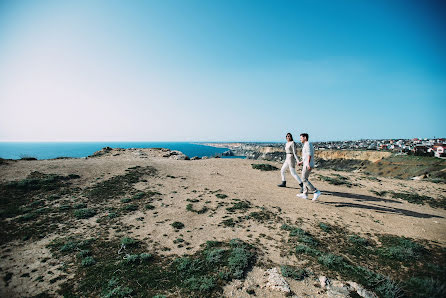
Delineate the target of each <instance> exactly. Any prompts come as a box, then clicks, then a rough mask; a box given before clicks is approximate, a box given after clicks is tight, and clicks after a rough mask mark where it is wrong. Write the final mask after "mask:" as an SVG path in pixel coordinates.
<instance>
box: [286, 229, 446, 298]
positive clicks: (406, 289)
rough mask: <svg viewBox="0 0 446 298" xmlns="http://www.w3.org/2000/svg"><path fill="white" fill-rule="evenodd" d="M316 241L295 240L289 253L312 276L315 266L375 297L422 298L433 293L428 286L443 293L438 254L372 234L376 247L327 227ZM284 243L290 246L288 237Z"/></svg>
mask: <svg viewBox="0 0 446 298" xmlns="http://www.w3.org/2000/svg"><path fill="white" fill-rule="evenodd" d="M281 229H283V230H286V231H289V232H290V234H291V233H293V235H296V236H297V237H301V236H302V235H305V234H306V232H305V231H303V230H302V229H300V228H297V227H294V226H291V225H287V224H284V225H282V227H281ZM319 237H320V238H318V239H315V237H314V236H312V238H313V239H314V240H315V241H316V242H317V243H319V245H318V246H314V245H312V244H309V243H306V242H305V241H298V242H300V243H298V244H297V246H295V248H294V252H295V253H296V257H297V258H298V259H299V260H305V261H307V262H309V264H308V265H307V266H312V267H313V268H316V271H317V270H318V269H317V268H318V266H321V267H320V269H319V270H322V272H323V274H328V275H337V276H340V277H341V278H342V279H343V280H353V281H355V282H357V283H359V284H361V285H363V286H364V287H365V288H367V289H369V290H372V291H374V292H375V293H376V294H377V295H378V296H379V297H398V296H409V297H412V296H415V297H428V295H427V294H425V293H433V292H432V291H434V292H435V290H433V289H434V287H435V289H438V290H439V292H441V291H443V290H442V287H444V288H446V278H444V276H446V270H444V269H442V268H443V267H442V266H441V265H440V266H437V265H434V264H443V265H444V264H445V263H446V262H445V261H446V250H444V249H441V248H434V247H431V249H428V248H426V247H425V246H423V245H421V244H420V243H417V242H415V241H414V240H411V239H408V238H404V237H397V236H391V235H378V239H379V244H376V243H375V241H373V240H372V239H368V238H366V237H364V236H358V235H355V234H350V233H348V232H347V231H346V230H345V229H344V228H341V227H338V226H331V228H330V233H329V234H323V235H320V236H319ZM288 243H290V244H291V245H293V244H294V243H296V242H294V241H293V237H292V236H291V235H290V239H289V242H288ZM421 260H422V261H421ZM429 281H430V282H429ZM422 282H425V284H423V283H422ZM432 285H434V286H432ZM432 295H433V296H432V297H435V295H436V294H432Z"/></svg>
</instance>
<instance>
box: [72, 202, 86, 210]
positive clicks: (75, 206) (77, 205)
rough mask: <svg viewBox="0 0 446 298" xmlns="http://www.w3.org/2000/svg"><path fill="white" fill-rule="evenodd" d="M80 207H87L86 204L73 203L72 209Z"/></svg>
mask: <svg viewBox="0 0 446 298" xmlns="http://www.w3.org/2000/svg"><path fill="white" fill-rule="evenodd" d="M81 208H87V204H85V203H78V204H76V205H74V209H81Z"/></svg>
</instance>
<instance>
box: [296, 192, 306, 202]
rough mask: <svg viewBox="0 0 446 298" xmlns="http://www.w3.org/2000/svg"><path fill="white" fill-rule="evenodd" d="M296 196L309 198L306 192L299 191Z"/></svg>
mask: <svg viewBox="0 0 446 298" xmlns="http://www.w3.org/2000/svg"><path fill="white" fill-rule="evenodd" d="M296 197H298V198H301V199H305V200H307V199H308V196H307V194H304V193H298V194H297V195H296Z"/></svg>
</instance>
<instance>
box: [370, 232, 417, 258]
mask: <svg viewBox="0 0 446 298" xmlns="http://www.w3.org/2000/svg"><path fill="white" fill-rule="evenodd" d="M380 241H381V243H382V247H381V248H380V249H379V250H378V252H379V254H380V255H381V256H382V257H385V258H390V259H396V260H399V261H405V260H415V259H420V258H421V257H422V256H423V255H424V253H425V252H426V249H425V248H424V246H422V245H421V244H419V243H416V242H414V241H412V240H410V239H408V238H404V237H398V236H392V235H384V236H381V237H380Z"/></svg>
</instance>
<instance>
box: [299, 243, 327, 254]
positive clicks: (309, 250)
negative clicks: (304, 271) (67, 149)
mask: <svg viewBox="0 0 446 298" xmlns="http://www.w3.org/2000/svg"><path fill="white" fill-rule="evenodd" d="M295 251H296V254H302V253H304V254H307V255H311V256H319V255H321V254H322V253H321V252H320V251H319V250H317V249H314V248H311V247H309V246H307V245H304V244H299V245H298V246H296V250H295Z"/></svg>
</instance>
